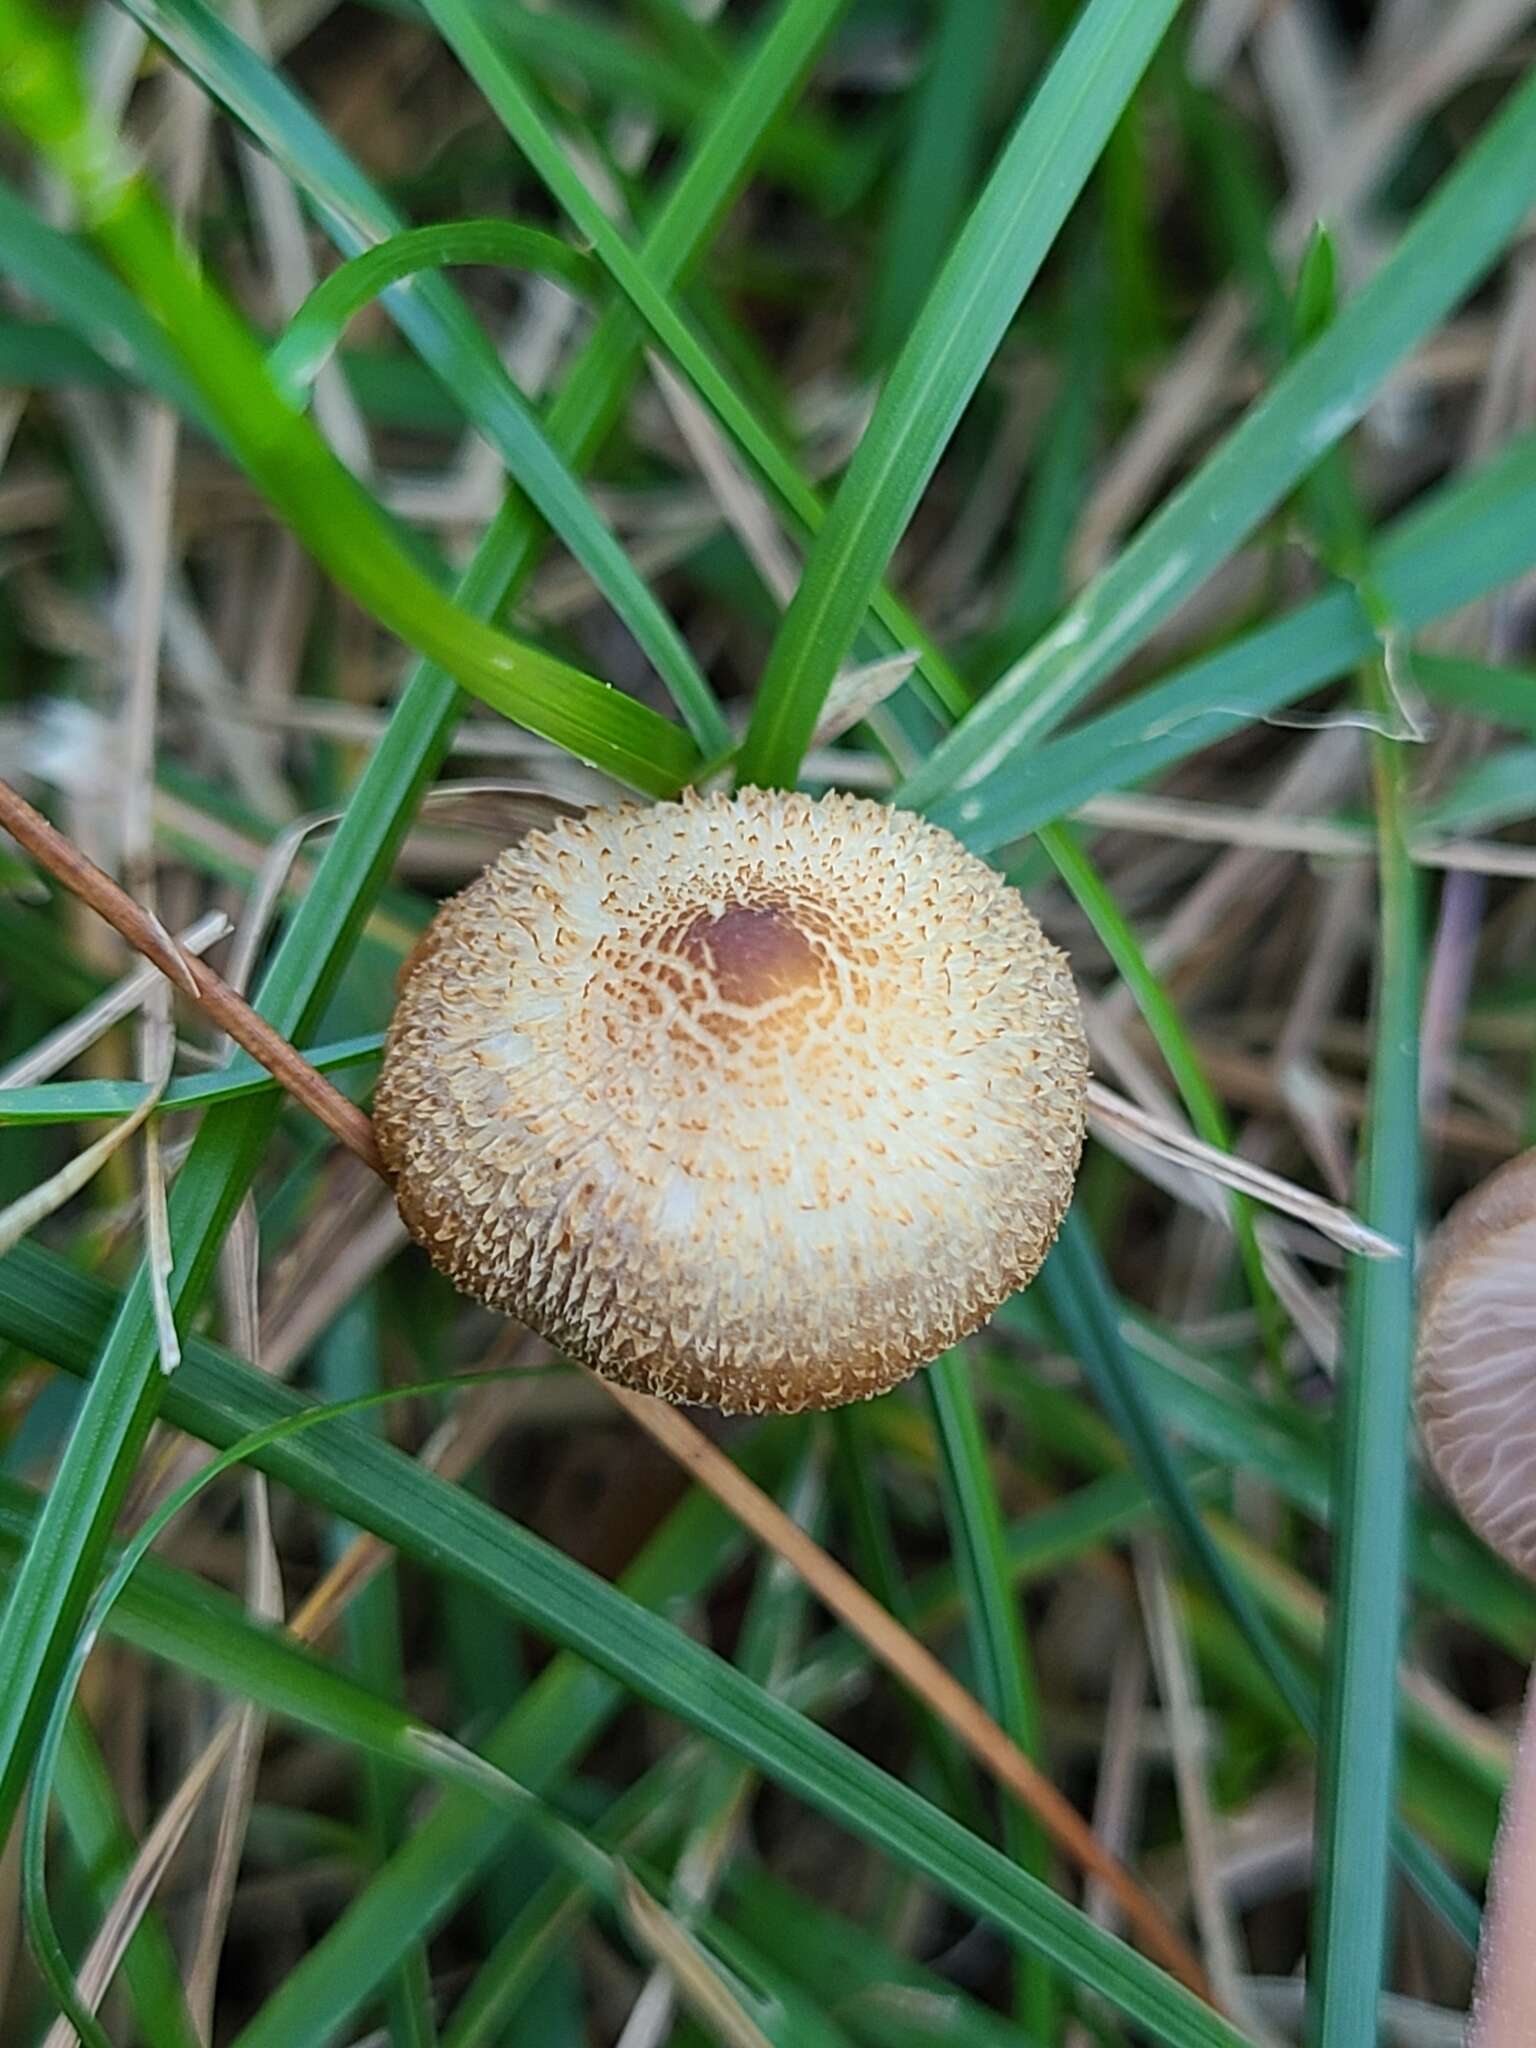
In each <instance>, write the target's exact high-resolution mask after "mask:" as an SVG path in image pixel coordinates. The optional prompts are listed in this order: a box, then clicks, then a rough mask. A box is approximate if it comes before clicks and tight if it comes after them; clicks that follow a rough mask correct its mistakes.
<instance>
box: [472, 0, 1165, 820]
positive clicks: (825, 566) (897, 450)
mask: <svg viewBox="0 0 1536 2048" xmlns="http://www.w3.org/2000/svg"><path fill="white" fill-rule="evenodd" d="M438 4H441V0H438ZM1177 5H1178V0H1091V4H1090V5H1089V6H1088V7H1086V8H1085V9H1084V10H1083V12H1082V14H1081V15H1080V16H1079V18H1078V21H1077V23H1076V26H1075V27H1074V29H1073V31H1072V33H1071V35H1070V36H1069V37H1068V39H1067V42H1066V43H1065V45H1064V46H1063V48H1062V50H1061V52H1060V54H1059V56H1058V57H1057V58H1056V61H1055V62H1054V63H1053V64H1052V66H1051V68H1050V71H1049V72H1048V73H1047V75H1046V78H1045V80H1044V82H1043V84H1042V85H1041V87H1040V89H1039V91H1038V92H1037V94H1036V95H1035V97H1034V99H1033V101H1032V102H1031V104H1030V106H1029V107H1028V109H1027V110H1026V112H1025V113H1024V116H1023V118H1022V119H1021V120H1020V121H1019V123H1018V125H1017V127H1016V128H1015V129H1014V132H1013V134H1012V136H1011V137H1010V138H1009V141H1008V143H1007V144H1006V146H1005V147H1004V149H1003V152H1002V155H1001V156H1000V158H999V159H998V162H997V165H996V167H995V168H994V170H993V172H992V174H991V176H990V178H989V179H988V180H987V184H986V186H985V188H984V189H983V191H982V194H981V197H980V198H979V199H978V200H977V202H976V204H975V206H974V207H973V208H972V209H971V212H970V214H969V216H968V217H967V219H966V223H965V226H964V228H963V229H962V230H961V233H960V237H959V240H958V241H957V242H956V244H955V247H954V250H953V252H952V253H951V255H950V257H949V259H948V261H947V262H946V263H945V265H944V268H943V269H942V271H941V272H940V273H939V276H938V278H937V279H936V280H935V282H934V285H933V289H932V290H931V291H930V293H929V294H928V298H927V301H926V303H925V304H924V307H923V310H922V313H921V315H920V316H919V318H918V320H917V323H916V325H915V326H914V327H913V329H912V333H911V336H910V338H909V339H908V341H907V343H906V345H905V347H904V348H903V349H902V351H901V354H900V355H899V356H898V357H897V359H896V362H895V364H894V366H893V367H892V370H891V374H890V377H889V378H888V380H887V382H886V384H885V388H884V389H883V391H882V392H881V394H880V399H879V402H878V404H877V405H876V407H875V412H874V417H873V418H872V419H871V421H870V423H869V426H868V428H867V429H866V430H865V433H864V437H863V439H862V440H861V441H860V443H859V447H858V451H857V453H856V454H855V456H854V458H853V461H852V462H851V463H850V464H849V466H848V472H847V474H846V476H845V477H844V478H843V481H842V483H841V485H840V486H839V488H838V491H837V495H836V497H835V498H834V499H833V502H832V508H831V510H830V512H829V513H828V515H827V522H826V525H825V526H824V527H823V529H822V531H821V533H820V534H819V535H818V536H817V539H816V543H815V545H814V546H813V548H812V550H811V553H810V556H809V558H808V559H807V561H806V565H805V574H804V576H803V577H802V578H801V582H800V587H799V589H798V590H797V592H796V593H795V598H794V601H793V603H792V604H791V605H790V608H789V610H788V612H786V614H785V616H784V621H783V624H782V625H781V627H780V629H779V633H778V635H777V637H776V639H775V641H774V645H773V651H772V653H771V655H770V656H769V660H768V666H767V668H766V670H765V671H764V674H763V680H762V685H761V687H760V689H759V692H758V697H757V705H756V709H755V711H754V713H753V719H752V726H751V729H750V731H749V732H748V735H747V740H746V744H745V746H744V748H743V750H742V756H741V762H740V774H741V779H742V780H743V781H745V782H759V783H783V784H792V783H793V782H794V780H795V778H796V775H797V774H798V772H799V767H800V761H801V757H802V756H803V754H804V752H805V749H806V747H807V746H808V745H809V743H810V738H811V734H812V731H813V730H814V728H815V724H816V718H817V714H818V713H819V711H820V709H821V706H822V703H823V702H824V700H825V698H826V693H827V690H828V689H829V687H830V686H831V682H832V678H833V676H834V675H835V674H836V672H837V668H838V665H839V663H840V662H841V661H842V659H843V657H844V655H845V654H846V653H847V652H848V649H849V648H850V647H851V645H852V644H853V636H854V634H855V632H856V631H857V629H858V623H859V620H860V619H861V618H862V617H863V614H864V611H865V608H866V607H867V605H868V603H869V601H870V598H871V596H872V595H873V593H874V591H875V589H876V588H877V587H878V585H879V582H880V579H881V577H882V576H883V575H884V573H885V569H886V565H887V563H888V562H889V561H890V558H891V555H892V553H893V552H894V550H895V547H896V543H897V542H898V540H900V538H901V535H902V532H903V531H904V529H905V527H906V524H907V521H908V519H910V517H911V516H912V512H913V509H914V507H915V506H916V504H917V501H918V499H919V498H920V497H921V496H922V493H923V490H924V488H925V486H926V485H927V482H928V479H929V478H930V477H931V476H932V474H933V472H934V469H935V468H936V467H937V464H938V461H939V457H940V456H941V455H942V454H943V452H944V449H945V447H946V446H947V445H948V442H949V438H950V436H951V434H952V433H953V432H954V430H955V427H956V425H957V424H958V422H959V419H960V415H961V413H962V412H963V411H964V410H965V407H966V405H967V403H968V402H969V400H970V397H971V394H972V393H973V392H974V391H975V389H976V386H977V384H978V383H979V382H980V381H981V378H982V375H983V373H984V372H985V370H986V368H987V365H988V364H989V363H990V362H991V360H992V357H993V355H994V354H995V353H996V350H997V346H998V343H999V342H1000V341H1001V340H1002V338H1003V335H1004V333H1005V332H1006V331H1007V327H1008V324H1009V322H1010V321H1011V320H1012V318H1013V316H1014V314H1015V312H1016V311H1017V310H1018V306H1019V302H1020V301H1021V299H1022V298H1023V296H1024V294H1025V292H1026V291H1027V290H1028V289H1029V286H1030V285H1031V283H1032V282H1033V281H1034V278H1035V275H1036V273H1037V272H1038V270H1039V268H1040V265H1041V264H1042V263H1043V262H1044V260H1045V257H1046V255H1047V253H1048V252H1049V250H1050V247H1051V244H1052V243H1053V242H1054V241H1055V239H1056V235H1057V232H1058V230H1059V229H1060V227H1061V224H1062V222H1063V221H1064V220H1065V219H1066V216H1067V213H1068V210H1069V209H1070V207H1071V205H1072V203H1073V201H1074V200H1075V199H1076V197H1077V195H1078V193H1079V192H1080V191H1081V190H1082V187H1083V185H1084V184H1085V183H1086V181H1087V179H1088V175H1089V173H1090V172H1091V171H1092V169H1093V166H1094V164H1095V163H1096V162H1097V160H1098V156H1099V152H1100V150H1101V149H1102V148H1103V146H1104V144H1105V142H1106V141H1107V139H1108V137H1109V133H1110V130H1111V129H1112V128H1113V126H1114V124H1115V122H1116V120H1117V119H1118V118H1119V116H1120V113H1121V111H1122V109H1123V108H1124V106H1125V103H1126V101H1127V100H1128V99H1129V98H1130V95H1131V93H1132V92H1133V91H1134V90H1135V87H1136V84H1137V81H1138V80H1139V79H1140V77H1141V74H1142V72H1143V71H1144V70H1145V68H1146V66H1147V64H1148V62H1149V61H1150V59H1151V56H1152V52H1153V51H1154V50H1155V49H1156V47H1157V44H1158V42H1159V40H1160V39H1161V37H1162V34H1163V31H1164V30H1165V29H1166V28H1167V26H1168V23H1169V22H1170V21H1171V20H1172V18H1173V15H1174V12H1175V10H1176V7H1177Z"/></svg>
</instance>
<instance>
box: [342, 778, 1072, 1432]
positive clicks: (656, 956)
mask: <svg viewBox="0 0 1536 2048" xmlns="http://www.w3.org/2000/svg"><path fill="white" fill-rule="evenodd" d="M1086 1081H1087V1053H1086V1046H1085V1043H1084V1039H1083V1031H1082V1024H1081V1020H1080V1017H1079V1012H1078V1004H1077V997H1076V992H1075V989H1074V987H1073V983H1072V979H1071V976H1070V974H1069V972H1068V969H1067V966H1066V962H1065V960H1064V959H1063V957H1062V955H1061V954H1060V953H1059V952H1057V951H1056V950H1055V948H1054V947H1052V946H1051V945H1050V944H1049V943H1048V941H1047V940H1046V939H1045V937H1044V935H1043V934H1042V932H1041V930H1040V927H1039V925H1038V924H1037V923H1036V922H1035V920H1034V918H1033V917H1032V916H1031V915H1030V913H1029V911H1028V910H1027V909H1026V908H1025V907H1024V904H1023V903H1022V901H1021V900H1020V898H1019V897H1018V895H1017V894H1016V893H1015V892H1014V891H1013V890H1012V889H1010V888H1009V887H1008V886H1007V885H1006V884H1005V883H1004V882H1003V881H1002V880H1001V878H1000V877H999V876H997V875H996V874H995V873H994V872H993V871H992V870H991V869H990V868H988V867H986V866H985V865H984V864H983V863H982V862H981V861H979V860H977V859H976V858H974V856H972V855H970V854H968V853H967V852H965V850H964V849H963V848H962V847H961V846H960V845H959V844H958V842H957V841H956V840H954V839H953V838H951V837H950V835H949V834H948V833H946V832H943V831H941V830H939V829H938V828H937V827H935V826H932V825H929V824H927V823H925V822H924V821H923V820H921V819H919V818H917V817H915V816H913V815H911V814H910V813H906V812H902V811H897V810H891V809H888V808H887V807H885V806H883V805H880V804H876V803H871V802H867V801H864V800H861V799H857V798H852V797H846V796H840V795H839V796H828V797H823V798H821V799H820V800H818V801H812V800H811V799H809V798H807V797H803V796H793V795H781V794H777V793H774V792H769V791H762V790H749V791H746V792H744V793H743V794H741V795H739V796H736V797H734V798H731V797H711V798H698V797H695V796H689V797H685V798H684V799H683V801H681V802H679V803H670V804H658V805H655V806H652V807H648V808H624V809H618V810H610V811H594V812H590V813H588V814H587V816H585V817H584V818H581V819H579V820H576V821H564V822H561V823H560V824H558V825H557V826H555V827H554V828H553V829H552V830H550V831H548V832H543V833H538V834H535V835H533V836H531V837H529V838H528V839H526V840H524V841H523V842H522V843H521V844H520V845H518V846H516V847H513V848H509V849H508V850H507V851H506V852H504V853H503V854H501V855H500V856H499V858H498V859H497V860H495V861H494V862H493V863H492V864H491V866H490V867H489V868H487V869H486V871H485V872H484V874H482V875H481V876H480V877H479V879H478V880H477V881H475V882H473V883H472V884H471V885H470V886H469V887H468V888H467V889H466V890H464V891H463V893H462V894H460V895H459V896H457V897H455V898H453V900H452V901H451V902H449V903H447V904H445V905H444V906H443V908H442V910H441V911H440V912H439V914H438V916H437V918H436V919H435V920H434V922H433V924H432V926H431V927H430V929H429V930H428V932H427V934H426V935H425V937H424V938H423V940H422V942H421V944H420V945H419V946H418V947H417V949H416V952H415V953H414V954H413V956H412V958H411V960H410V961H409V962H408V963H407V967H406V971H405V973H404V975H403V977H402V987H401V992H400V1000H399V1004H398V1007H397V1009H396V1011H395V1015H394V1018H393V1021H392V1023H391V1026H390V1031H389V1037H388V1042H387V1044H386V1048H385V1055H384V1065H383V1069H382V1072H381V1074H380V1078H379V1085H378V1092H377V1096H376V1099H375V1108H374V1122H375V1128H376V1130H377V1133H378V1142H379V1148H380V1151H381V1153H382V1155H383V1158H384V1161H385V1164H386V1166H387V1169H388V1171H389V1172H390V1174H391V1176H392V1178H393V1180H394V1184H395V1189H396V1194H397V1197H398V1200H399V1204H400V1212H401V1215H402V1216H403V1217H404V1219H405V1222H406V1224H407V1226H408V1227H409V1229H410V1230H411V1232H412V1234H413V1235H414V1236H415V1237H416V1238H417V1239H418V1240H419V1241H420V1242H421V1244H422V1245H423V1246H424V1247H425V1248H426V1250H427V1252H428V1254H429V1255H430V1256H431V1258H432V1260H433V1262H434V1263H435V1264H436V1265H438V1266H439V1267H440V1268H441V1269H442V1270H443V1271H444V1272H445V1273H446V1274H447V1275H448V1276H449V1277H450V1279H452V1280H453V1281H454V1282H455V1283H456V1284H457V1285H458V1286H459V1287H460V1288H462V1289H463V1290H464V1291H465V1292H466V1293H468V1294H471V1295H474V1296H475V1297H477V1298H478V1299H479V1300H481V1301H484V1302H486V1303H488V1304H489V1305H490V1306H491V1307H493V1308H497V1309H501V1310H503V1311H505V1312H506V1313H508V1314H511V1315H515V1316H517V1317H519V1318H520V1319H521V1320H523V1321H524V1322H526V1323H528V1324H530V1325H531V1326H532V1327H533V1328H534V1329H536V1330H538V1331H540V1332H541V1333H542V1334H543V1335H545V1336H547V1337H548V1338H549V1339H550V1340H551V1341H552V1342H554V1343H556V1344H557V1345H559V1346H560V1347H561V1348H562V1349H564V1350H565V1351H567V1352H568V1353H569V1354H570V1355H571V1356H572V1357H574V1358H576V1359H578V1360H580V1361H581V1362H583V1363H585V1364H587V1365H589V1366H591V1367H592V1368H593V1369H594V1370H596V1371H597V1372H599V1373H602V1374H605V1375H606V1376H607V1377H609V1378H611V1379H614V1380H618V1381H621V1382H623V1383H624V1384H625V1385H628V1386H632V1387H638V1388H641V1389H643V1390H644V1391H646V1392H649V1393H653V1394H658V1395H661V1396H662V1397H663V1398H665V1399H668V1400H673V1401H696V1402H704V1403H708V1404H710V1405H712V1406H715V1407H718V1408H723V1409H727V1410H745V1411H752V1412H756V1411H761V1410H765V1409H778V1410H783V1411H793V1410H798V1409H806V1408H826V1407H833V1406H836V1405H837V1404H839V1403H841V1402H845V1401H852V1400H857V1399H861V1398H865V1397H868V1396H870V1395H874V1394H878V1393H882V1392H883V1391H884V1390H885V1389H886V1388H888V1387H890V1386H892V1385H894V1384H895V1383H896V1382H897V1381H898V1380H901V1379H903V1378H905V1377H906V1376H907V1375H908V1374H909V1373H911V1372H912V1371H914V1370H915V1369H916V1368H917V1367H918V1366H919V1365H922V1364H924V1363H926V1362H927V1361H928V1360H929V1359H931V1358H933V1357H934V1356H936V1354H937V1353H938V1352H940V1351H942V1350H943V1349H945V1347H946V1346H948V1345H950V1344H953V1343H955V1342H956V1341H957V1340H958V1339H959V1338H961V1337H963V1336H965V1335H966V1334H967V1333H968V1332H969V1331H971V1330H973V1329H975V1328H976V1327H977V1325H978V1324H979V1323H981V1322H983V1321H985V1319H986V1318H987V1316H989V1315H990V1314H991V1313H992V1311H993V1309H995V1308H996V1307H997V1306H998V1304H999V1303H1000V1302H1002V1301H1003V1300H1005V1299H1006V1298H1007V1296H1008V1295H1010V1294H1011V1293H1013V1292H1014V1291H1015V1290H1016V1289H1018V1288H1020V1287H1022V1286H1023V1285H1024V1284H1025V1283H1026V1282H1027V1281H1028V1280H1029V1279H1030V1278H1031V1277H1032V1276H1033V1275H1034V1273H1035V1271H1036V1270H1037V1268H1038V1267H1039V1265H1040V1262H1041V1260H1042V1259H1043V1258H1044V1256H1045V1254H1046V1251H1047V1250H1048V1248H1049V1246H1050V1244H1051V1241H1052V1239H1053V1237H1054V1236H1055V1233H1056V1229H1057V1226H1058V1224H1059V1222H1060V1220H1061V1217H1062V1214H1063V1212H1064V1211H1065V1209H1066V1206H1067V1203H1068V1201H1069V1200H1070V1197H1071V1192H1072V1183H1073V1179H1074V1176H1075V1173H1076V1170H1077V1163H1078V1158H1079V1154H1080V1151H1081V1148H1082V1138H1083V1120H1084V1095H1085V1087H1086Z"/></svg>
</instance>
